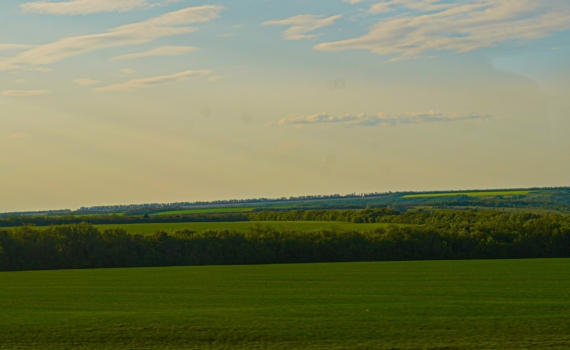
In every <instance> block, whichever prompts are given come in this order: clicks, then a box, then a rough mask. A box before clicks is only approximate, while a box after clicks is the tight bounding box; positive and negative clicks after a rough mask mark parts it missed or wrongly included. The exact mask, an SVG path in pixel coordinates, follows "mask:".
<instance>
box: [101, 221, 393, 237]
mask: <svg viewBox="0 0 570 350" xmlns="http://www.w3.org/2000/svg"><path fill="white" fill-rule="evenodd" d="M254 225H262V226H271V227H275V228H277V229H282V228H288V229H294V230H299V231H310V230H317V229H320V228H332V227H335V228H338V229H341V230H353V231H370V230H373V229H375V228H377V227H386V226H388V225H389V224H384V223H374V224H352V223H348V222H337V221H240V222H181V223H159V224H123V225H113V224H111V225H95V226H96V227H97V228H100V229H104V228H111V227H120V228H123V229H125V230H127V232H131V233H143V234H151V233H153V232H155V231H159V230H162V231H166V232H173V231H176V230H181V229H184V228H187V229H191V230H195V231H197V232H201V231H206V230H224V229H228V230H236V231H242V232H244V231H246V230H247V228H248V227H251V226H254Z"/></svg>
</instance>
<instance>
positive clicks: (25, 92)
mask: <svg viewBox="0 0 570 350" xmlns="http://www.w3.org/2000/svg"><path fill="white" fill-rule="evenodd" d="M47 94H49V91H48V90H5V91H2V95H4V96H11V97H29V96H41V95H47Z"/></svg>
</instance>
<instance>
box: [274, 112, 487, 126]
mask: <svg viewBox="0 0 570 350" xmlns="http://www.w3.org/2000/svg"><path fill="white" fill-rule="evenodd" d="M494 120H496V118H495V117H492V116H490V115H481V114H459V113H455V114H451V115H444V114H441V113H436V112H434V111H430V112H428V113H407V114H387V113H378V114H376V115H368V114H358V115H352V114H344V115H341V116H333V115H331V114H329V113H326V112H324V113H318V114H313V115H304V116H298V117H289V118H284V119H281V120H280V121H279V124H280V125H316V124H342V125H345V126H398V125H407V124H422V123H438V122H440V123H441V122H458V121H494Z"/></svg>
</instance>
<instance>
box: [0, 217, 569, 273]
mask: <svg viewBox="0 0 570 350" xmlns="http://www.w3.org/2000/svg"><path fill="white" fill-rule="evenodd" d="M363 212H366V211H363ZM370 212H371V213H373V212H374V211H370ZM292 213H296V212H292ZM301 213H303V212H301ZM305 213H306V212H305ZM316 213H319V214H318V215H326V214H327V213H326V212H324V213H320V212H316ZM330 214H331V215H332V213H330ZM297 215H301V214H300V213H297ZM301 216H303V217H304V213H303V214H302V215H301ZM364 217H370V216H364ZM378 219H382V220H391V221H392V222H393V223H407V224H416V225H421V226H395V225H394V226H388V227H386V228H377V229H375V230H373V231H371V232H352V231H340V230H336V229H333V228H330V229H321V230H316V231H308V232H306V231H305V232H301V231H295V230H288V229H286V228H283V229H276V228H272V227H265V226H262V225H256V226H253V227H251V228H249V229H248V231H247V232H238V231H231V230H218V231H212V230H209V231H204V232H200V233H197V232H193V231H188V230H181V231H176V232H174V233H172V234H169V233H166V232H161V231H157V232H155V233H154V234H152V235H147V236H144V235H141V234H129V233H127V232H126V231H124V230H122V229H105V230H102V231H99V230H98V229H96V228H95V227H93V226H92V225H90V224H73V225H63V226H51V227H48V228H47V229H43V230H39V229H35V228H33V227H30V226H23V227H19V228H16V229H12V230H0V247H1V251H0V270H38V269H69V268H99V267H134V266H173V265H217V264H273V263H306V262H341V261H346V262H348V261H382V260H433V259H496V258H540V257H570V219H569V218H568V217H567V216H561V215H536V214H498V213H493V212H490V213H484V212H454V211H441V212H434V213H406V214H401V215H387V216H377V217H375V220H378Z"/></svg>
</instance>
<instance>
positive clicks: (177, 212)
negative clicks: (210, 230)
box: [150, 207, 255, 216]
mask: <svg viewBox="0 0 570 350" xmlns="http://www.w3.org/2000/svg"><path fill="white" fill-rule="evenodd" d="M254 210H255V208H232V207H228V208H202V209H185V210H173V211H164V212H159V213H153V214H150V216H155V215H184V214H206V213H208V214H209V213H247V212H251V211H254Z"/></svg>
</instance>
